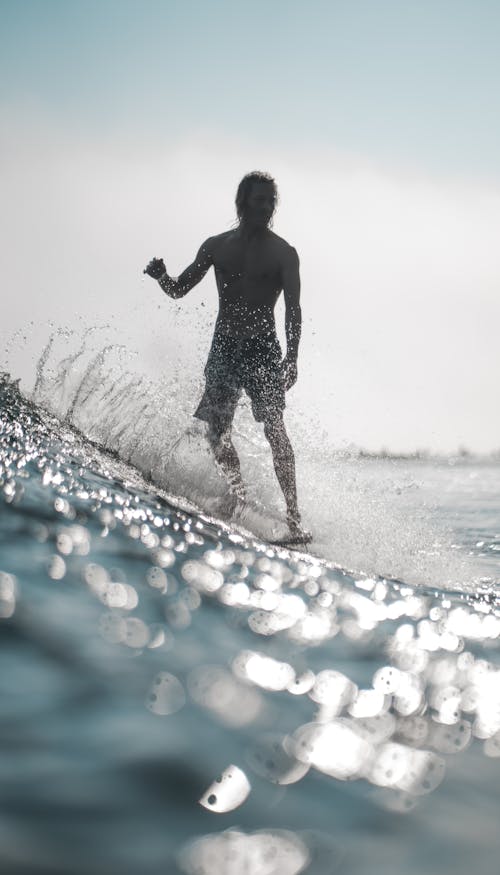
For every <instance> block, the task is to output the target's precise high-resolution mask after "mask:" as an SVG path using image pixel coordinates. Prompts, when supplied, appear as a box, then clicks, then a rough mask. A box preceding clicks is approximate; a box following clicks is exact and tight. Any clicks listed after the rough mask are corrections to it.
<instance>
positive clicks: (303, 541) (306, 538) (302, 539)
mask: <svg viewBox="0 0 500 875" xmlns="http://www.w3.org/2000/svg"><path fill="white" fill-rule="evenodd" d="M312 539H313V537H312V535H311V533H310V532H303V533H302V534H301V535H295V536H294V537H292V536H290V537H289V538H276V539H273V540H271V541H269V543H270V544H271V546H273V547H291V548H293V547H306V546H307V545H308V544H310V543H311V542H312Z"/></svg>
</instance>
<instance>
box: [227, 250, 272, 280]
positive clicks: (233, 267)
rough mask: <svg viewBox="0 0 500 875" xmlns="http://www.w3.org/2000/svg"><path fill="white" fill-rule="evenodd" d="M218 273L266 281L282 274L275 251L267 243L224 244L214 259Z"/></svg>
mask: <svg viewBox="0 0 500 875" xmlns="http://www.w3.org/2000/svg"><path fill="white" fill-rule="evenodd" d="M214 266H215V269H216V271H218V272H220V273H222V274H224V276H230V277H237V276H241V277H246V278H247V279H249V280H254V281H257V280H264V279H266V278H271V277H273V278H274V277H277V276H279V274H280V269H281V265H280V260H279V257H278V254H277V253H276V251H275V249H274V248H273V247H272V246H270V245H269V244H266V243H252V242H251V243H248V244H246V245H244V244H241V243H240V242H236V241H234V242H233V241H230V242H226V243H224V244H223V245H222V246H221V247H220V248H219V250H218V251H217V253H216V254H215V257H214Z"/></svg>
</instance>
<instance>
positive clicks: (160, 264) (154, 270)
mask: <svg viewBox="0 0 500 875" xmlns="http://www.w3.org/2000/svg"><path fill="white" fill-rule="evenodd" d="M166 272H167V268H166V267H165V262H164V261H163V258H152V259H151V261H150V262H149V264H148V266H147V267H145V268H144V270H143V273H147V274H148V276H152V277H153V279H154V280H159V279H160V277H161V276H163V274H164V273H166Z"/></svg>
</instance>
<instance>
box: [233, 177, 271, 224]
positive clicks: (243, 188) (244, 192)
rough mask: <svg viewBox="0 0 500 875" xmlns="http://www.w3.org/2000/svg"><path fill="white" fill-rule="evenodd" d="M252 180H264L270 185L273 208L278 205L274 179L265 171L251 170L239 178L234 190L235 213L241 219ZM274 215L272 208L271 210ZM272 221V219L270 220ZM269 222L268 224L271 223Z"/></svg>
mask: <svg viewBox="0 0 500 875" xmlns="http://www.w3.org/2000/svg"><path fill="white" fill-rule="evenodd" d="M254 182H265V183H267V185H271V186H272V189H273V194H274V209H276V207H277V205H278V186H277V185H276V181H275V180H274V179H273V177H272V176H271V174H270V173H265V172H264V171H261V170H252V172H251V173H247V174H246V176H244V177H243V179H242V180H241V182H240V184H239V186H238V190H237V192H236V198H235V204H236V214H237V216H238V219H239V220H240V221H241V219H242V218H243V214H244V212H245V206H246V203H247V200H248V196H249V194H250V191H251V189H252V185H253V184H254ZM273 215H274V210H273ZM271 223H272V220H271ZM271 223H270V224H271Z"/></svg>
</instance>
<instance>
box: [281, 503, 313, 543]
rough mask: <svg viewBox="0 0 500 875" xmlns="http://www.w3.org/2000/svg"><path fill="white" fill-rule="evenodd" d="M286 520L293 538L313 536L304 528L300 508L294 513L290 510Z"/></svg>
mask: <svg viewBox="0 0 500 875" xmlns="http://www.w3.org/2000/svg"><path fill="white" fill-rule="evenodd" d="M286 521H287V525H288V530H289V532H290V538H292V539H293V540H295V539H298V540H300V539H302V538H307V537H309V538H310V537H311V536H310V534H309V532H305V531H304V529H303V528H302V522H301V518H300V513H299V512H298V510H297V511H295V512H293V513H291V512H290V511H289V512H288V513H287V515H286Z"/></svg>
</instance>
